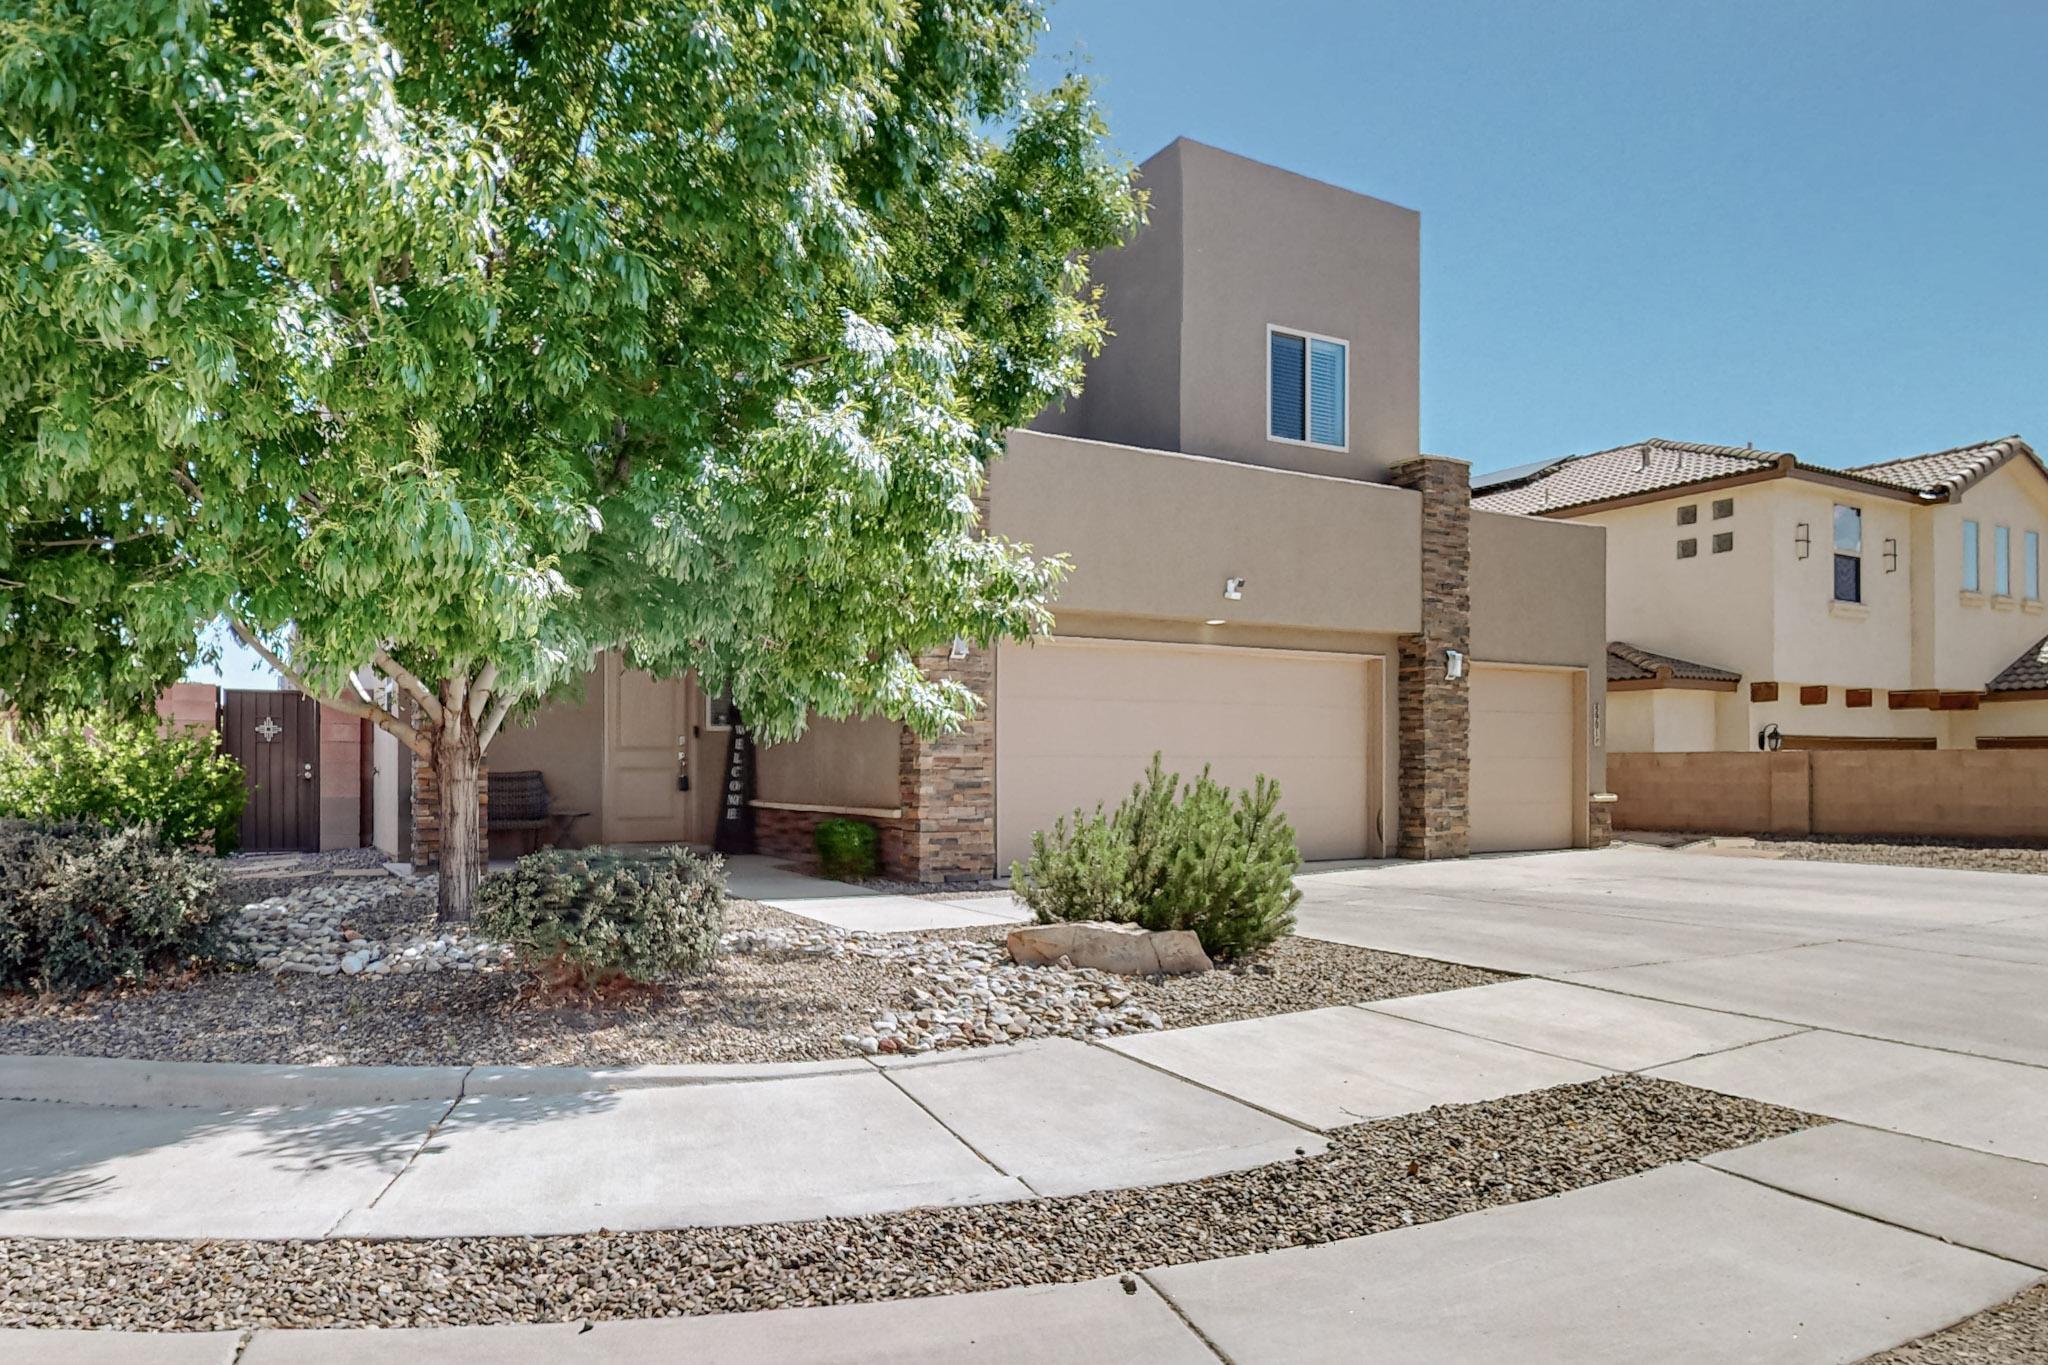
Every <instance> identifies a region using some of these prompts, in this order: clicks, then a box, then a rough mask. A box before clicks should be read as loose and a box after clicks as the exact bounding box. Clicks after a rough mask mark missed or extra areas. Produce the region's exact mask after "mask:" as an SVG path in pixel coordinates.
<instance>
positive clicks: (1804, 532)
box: [1792, 521, 1813, 559]
mask: <svg viewBox="0 0 2048 1365" xmlns="http://www.w3.org/2000/svg"><path fill="white" fill-rule="evenodd" d="M1792 544H1793V545H1794V546H1795V547H1796V548H1797V549H1798V551H1799V557H1800V558H1801V559H1804V558H1806V556H1807V555H1808V554H1809V553H1810V552H1811V551H1812V550H1813V527H1811V526H1810V525H1808V524H1807V523H1805V522H1803V521H1802V522H1800V523H1799V528H1798V529H1797V530H1795V531H1794V532H1793V533H1792Z"/></svg>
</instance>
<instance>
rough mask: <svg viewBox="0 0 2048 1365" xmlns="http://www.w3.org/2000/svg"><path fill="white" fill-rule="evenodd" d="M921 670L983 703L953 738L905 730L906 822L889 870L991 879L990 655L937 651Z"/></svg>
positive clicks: (901, 759) (912, 877)
mask: <svg viewBox="0 0 2048 1365" xmlns="http://www.w3.org/2000/svg"><path fill="white" fill-rule="evenodd" d="M924 666H925V673H926V674H927V676H930V677H932V678H950V679H951V680H953V681H954V682H957V683H960V684H961V685H963V686H964V687H966V688H967V690H968V691H970V692H972V693H974V695H975V696H977V697H980V698H981V703H982V704H981V708H980V709H979V710H978V711H976V712H975V713H974V716H973V718H972V719H970V720H969V721H968V722H967V723H966V724H965V725H963V726H962V727H961V728H960V729H959V730H957V731H955V732H954V733H952V734H950V735H941V736H940V737H939V738H937V739H933V740H925V739H919V738H918V737H917V736H916V735H915V734H914V733H912V732H911V731H909V730H907V729H906V730H905V731H904V732H903V738H902V741H901V743H900V745H899V747H898V750H897V778H898V780H899V782H900V784H901V802H902V806H903V817H902V821H901V823H900V826H899V828H900V831H901V833H900V835H899V837H898V839H897V841H896V847H895V850H894V851H895V854H896V859H895V861H896V866H895V867H894V868H893V869H892V871H893V873H894V875H896V876H900V877H903V878H905V879H907V880H909V881H918V882H949V881H969V880H973V879H975V878H979V877H990V876H994V875H995V873H996V714H995V650H994V648H993V647H990V648H987V649H982V648H979V647H974V648H970V649H969V650H968V652H967V657H966V658H964V659H954V658H951V657H949V655H948V654H945V653H940V654H935V655H932V656H931V657H929V658H927V659H926V660H925V661H924ZM886 842H887V841H885V843H886Z"/></svg>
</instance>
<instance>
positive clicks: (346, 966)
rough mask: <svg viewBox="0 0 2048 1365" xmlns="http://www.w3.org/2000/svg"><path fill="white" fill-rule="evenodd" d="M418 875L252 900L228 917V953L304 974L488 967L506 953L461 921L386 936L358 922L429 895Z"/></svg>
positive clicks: (314, 886)
mask: <svg viewBox="0 0 2048 1365" xmlns="http://www.w3.org/2000/svg"><path fill="white" fill-rule="evenodd" d="M421 880H423V879H412V878H404V879H394V878H390V877H381V878H362V879H350V880H345V881H329V882H307V883H303V884H301V885H298V886H294V887H292V888H290V889H288V890H284V891H279V892H276V893H274V894H272V895H270V896H266V897H264V898H263V899H262V900H257V901H251V902H250V903H248V904H247V905H243V906H241V907H239V908H238V909H236V910H235V911H234V912H233V914H232V915H231V916H230V918H229V920H228V942H229V945H230V948H229V959H230V960H231V961H234V962H238V963H241V964H243V965H246V966H253V967H255V968H256V969H257V970H258V971H264V972H270V973H272V974H276V973H279V972H295V973H300V974H303V975H307V976H360V975H365V974H367V975H370V976H386V975H396V976H407V975H410V974H412V973H414V972H420V973H431V972H440V971H457V972H474V971H488V970H491V969H493V968H496V967H500V966H503V965H504V964H505V963H506V962H507V961H508V960H509V959H510V957H511V951H512V950H511V949H509V948H507V947H505V946H504V945H503V944H499V943H493V942H491V941H490V940H488V939H484V938H480V937H478V936H477V935H476V934H475V933H473V932H472V931H471V930H469V929H468V928H467V927H462V926H458V927H456V928H453V929H448V930H443V931H440V932H426V933H413V934H409V935H406V936H403V937H396V938H389V939H386V938H378V937H373V936H372V935H371V934H366V933H365V932H364V931H363V930H362V929H360V928H358V927H357V926H356V923H355V921H357V920H358V919H364V918H366V917H367V916H368V915H369V913H370V912H371V911H373V910H375V909H377V908H378V907H380V906H382V905H383V904H384V903H385V902H386V901H388V900H392V899H394V898H396V899H412V898H419V899H422V900H424V899H427V898H428V897H429V896H430V894H431V893H430V892H427V891H425V890H423V888H422V886H421ZM394 882H396V883H397V885H395V886H394Z"/></svg>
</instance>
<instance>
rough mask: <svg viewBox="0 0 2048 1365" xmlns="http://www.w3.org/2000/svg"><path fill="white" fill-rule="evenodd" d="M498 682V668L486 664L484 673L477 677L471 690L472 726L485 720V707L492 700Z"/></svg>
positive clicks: (470, 715) (471, 685) (470, 710)
mask: <svg viewBox="0 0 2048 1365" xmlns="http://www.w3.org/2000/svg"><path fill="white" fill-rule="evenodd" d="M497 681H498V666H497V665H496V664H485V665H484V668H483V672H481V673H479V674H477V675H476V681H475V682H474V683H472V684H470V688H469V719H470V722H471V723H472V724H474V723H475V722H477V721H480V720H482V719H483V718H484V707H485V706H486V705H488V704H489V702H490V700H491V688H492V687H493V686H495V685H496V684H497Z"/></svg>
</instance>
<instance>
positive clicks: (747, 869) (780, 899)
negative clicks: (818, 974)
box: [726, 854, 1031, 934]
mask: <svg viewBox="0 0 2048 1365" xmlns="http://www.w3.org/2000/svg"><path fill="white" fill-rule="evenodd" d="M726 885H727V886H728V888H729V889H730V890H731V891H732V894H733V895H735V896H738V897H740V898H741V899H743V900H750V901H759V902H760V903H761V904H763V905H765V906H768V907H769V908H770V909H773V910H781V911H784V912H786V913H788V914H792V915H801V916H803V917H804V918H805V919H813V920H816V921H818V922H819V923H820V924H829V925H832V926H833V927H834V928H838V929H859V930H865V931H867V932H869V933H876V934H893V933H902V932H905V931H908V930H913V929H985V928H990V927H993V926H995V925H998V924H1024V923H1028V922H1029V921H1030V919H1031V912H1030V911H1028V910H1025V909H1022V908H1020V907H1019V906H1018V905H1017V903H1016V902H1015V901H1014V900H1013V899H1011V897H1010V896H1009V895H1008V894H1007V893H1005V894H1003V895H990V896H969V895H958V896H950V897H949V896H946V895H944V893H943V892H937V893H936V894H933V895H929V896H924V895H919V896H906V895H902V894H900V893H897V892H893V891H874V890H870V889H868V888H867V887H863V886H855V885H854V884H852V883H851V882H835V881H827V880H826V879H824V878H822V877H813V876H811V875H809V874H807V873H803V872H798V871H795V870H794V869H792V868H790V867H789V866H787V865H786V864H784V863H781V862H777V861H776V860H774V859H772V858H766V857H762V856H760V855H759V854H743V855H739V856H736V857H730V858H727V859H726ZM935 890H936V889H935Z"/></svg>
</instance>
